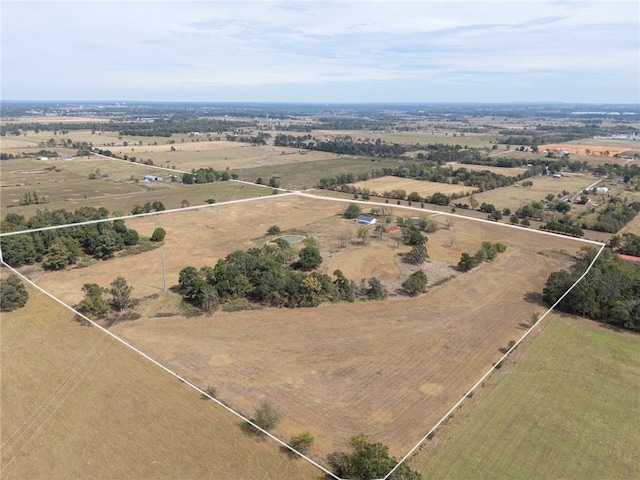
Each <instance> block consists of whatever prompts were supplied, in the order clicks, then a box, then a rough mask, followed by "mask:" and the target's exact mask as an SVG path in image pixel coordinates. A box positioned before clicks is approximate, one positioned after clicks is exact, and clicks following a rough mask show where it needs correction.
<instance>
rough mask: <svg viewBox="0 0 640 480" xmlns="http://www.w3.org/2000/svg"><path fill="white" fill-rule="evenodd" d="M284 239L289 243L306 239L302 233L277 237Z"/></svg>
mask: <svg viewBox="0 0 640 480" xmlns="http://www.w3.org/2000/svg"><path fill="white" fill-rule="evenodd" d="M280 239H282V240H284V241H285V242H289V243H298V242H301V241H302V240H304V237H303V236H301V235H284V236H282V237H278V238H276V240H280Z"/></svg>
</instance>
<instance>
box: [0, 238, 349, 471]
mask: <svg viewBox="0 0 640 480" xmlns="http://www.w3.org/2000/svg"><path fill="white" fill-rule="evenodd" d="M0 258H1V251H0ZM1 263H2V265H4V266H5V267H7V268H8V269H9V270H10V271H12V272H13V273H15V274H16V275H17V276H19V277H20V278H22V279H23V280H24V281H25V282H27V283H28V284H29V285H31V286H32V287H33V288H35V289H36V290H38V291H39V292H41V293H43V294H45V295H46V296H47V297H49V298H51V299H52V300H54V301H56V302H57V303H59V304H60V305H62V306H63V307H65V308H67V309H68V310H71V311H72V312H73V313H74V314H76V315H77V316H79V317H80V318H82V319H83V320H85V321H87V322H89V323H90V324H91V325H93V326H94V327H97V328H98V329H99V330H101V331H102V332H103V333H105V334H107V335H108V336H110V337H111V338H113V339H114V340H116V341H118V342H120V343H121V344H123V345H124V346H125V347H127V348H129V349H131V350H133V351H134V352H135V353H137V354H138V355H141V356H142V357H144V358H145V359H147V360H148V361H150V362H151V363H153V364H154V365H156V366H157V367H160V368H161V369H162V370H164V371H165V372H167V373H168V374H170V375H172V376H173V377H175V378H177V379H178V380H180V381H181V382H182V383H184V384H185V385H187V386H189V387H191V388H193V389H194V390H195V391H197V392H198V393H199V394H201V395H203V396H205V397H207V398H208V399H209V400H213V401H214V402H215V403H217V404H218V405H220V406H221V407H222V408H224V409H225V410H227V411H228V412H230V413H232V414H233V415H235V416H236V417H238V418H239V419H240V420H242V421H243V422H245V423H247V424H248V425H251V426H252V427H253V428H255V429H256V430H258V431H260V432H261V433H262V434H264V435H266V436H267V437H269V438H271V439H272V440H273V441H275V442H276V443H278V444H279V445H280V446H282V447H284V448H286V449H287V450H289V451H291V452H293V453H295V454H297V455H298V456H300V457H301V458H303V459H304V460H306V461H307V462H309V463H310V464H311V465H313V466H314V467H316V468H318V469H320V470H321V471H322V472H323V473H325V474H327V475H329V476H330V477H332V478H335V479H336V480H341V479H340V477H338V476H336V475H334V474H333V473H332V472H331V471H329V470H327V469H326V468H325V467H323V466H322V465H320V464H319V463H317V462H316V461H314V460H313V459H311V458H309V457H307V456H306V455H305V454H304V453H302V452H299V451H298V450H296V449H295V448H293V447H291V446H289V445H288V444H287V443H286V442H284V441H283V440H280V439H279V438H278V437H276V436H275V435H273V434H271V433H269V432H268V431H266V430H265V429H263V428H262V427H260V426H258V425H256V424H255V423H254V422H252V421H251V420H250V419H248V418H247V417H245V416H244V415H242V414H241V413H239V412H236V411H235V410H233V409H232V408H230V407H228V406H227V405H225V404H224V403H222V402H221V401H220V400H218V399H217V398H214V397H212V396H211V395H209V393H207V392H205V391H204V390H202V389H201V388H200V387H198V386H197V385H194V384H193V383H191V382H190V381H189V380H187V379H186V378H184V377H182V376H180V375H179V374H177V373H176V372H174V371H173V370H170V369H169V368H168V367H165V366H164V365H163V364H161V363H160V362H158V361H157V360H155V359H153V358H152V357H150V356H149V355H147V354H146V353H144V352H143V351H141V350H139V349H138V348H136V347H134V346H133V345H131V344H130V343H128V342H127V341H126V340H124V339H122V338H120V337H119V336H117V335H116V334H115V333H113V332H111V331H109V330H107V329H106V328H104V327H103V326H101V325H99V324H98V323H96V322H94V321H93V320H91V319H90V318H89V317H87V316H85V315H83V314H82V313H80V312H78V311H77V310H75V309H74V308H73V307H71V306H70V305H67V304H66V303H64V302H63V301H62V300H60V299H58V298H57V297H55V296H53V295H52V294H51V293H49V292H47V291H46V290H44V289H43V288H41V287H40V286H38V285H36V284H35V283H34V282H33V281H31V280H30V279H29V278H27V277H25V276H24V275H22V274H21V273H20V272H18V271H17V270H15V269H14V268H13V267H11V266H10V265H8V264H6V263H5V262H4V261H1Z"/></svg>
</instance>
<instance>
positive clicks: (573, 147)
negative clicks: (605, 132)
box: [538, 143, 640, 157]
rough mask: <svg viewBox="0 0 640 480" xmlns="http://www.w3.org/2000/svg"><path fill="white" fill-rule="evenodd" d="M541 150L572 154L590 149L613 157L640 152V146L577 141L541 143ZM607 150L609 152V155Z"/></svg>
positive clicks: (598, 153) (596, 153)
mask: <svg viewBox="0 0 640 480" xmlns="http://www.w3.org/2000/svg"><path fill="white" fill-rule="evenodd" d="M538 149H539V150H549V151H552V152H561V151H567V152H569V153H570V154H572V155H586V154H587V150H590V151H591V152H590V153H591V155H603V156H605V157H607V156H611V157H613V156H614V155H616V154H617V153H623V152H639V153H640V147H638V148H631V147H618V146H610V145H581V144H575V143H552V144H548V145H540V146H539V147H538ZM606 152H609V154H608V155H607V154H606Z"/></svg>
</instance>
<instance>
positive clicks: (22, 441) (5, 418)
mask: <svg viewBox="0 0 640 480" xmlns="http://www.w3.org/2000/svg"><path fill="white" fill-rule="evenodd" d="M3 275H4V273H3ZM28 290H29V295H30V300H29V302H28V304H27V306H26V307H25V308H23V309H20V310H17V311H15V312H11V313H3V314H2V325H1V333H2V335H1V337H0V338H1V339H0V347H1V360H2V380H1V386H2V388H1V400H2V409H1V410H0V427H1V431H2V462H1V464H0V468H1V469H2V470H1V473H0V476H1V477H2V478H3V479H6V480H9V479H15V480H19V479H26V478H30V479H64V478H94V479H101V478H104V479H107V478H110V479H113V478H135V479H151V478H153V479H163V478H166V479H175V478H219V479H225V480H226V479H238V480H242V479H247V478H264V479H268V478H272V479H281V478H306V479H319V478H321V475H320V472H319V470H317V469H316V468H315V467H312V466H311V465H310V464H309V463H307V462H304V461H301V460H291V459H289V458H288V456H287V455H286V454H284V453H282V452H281V451H280V449H279V447H278V446H277V444H275V443H274V442H272V441H260V440H256V439H255V438H254V437H251V436H249V435H247V434H246V433H245V432H244V431H243V430H242V427H241V424H240V421H239V420H238V419H237V418H236V417H235V416H233V415H232V414H231V413H229V412H227V411H226V410H224V409H223V408H222V407H220V406H218V405H216V404H214V403H213V402H210V401H203V400H202V399H201V398H200V396H199V394H198V393H197V392H196V391H194V390H193V389H191V388H189V387H187V386H186V385H185V384H183V383H181V382H180V381H178V380H177V379H175V378H174V377H172V376H171V375H169V374H168V373H166V372H164V371H163V370H161V369H160V368H159V367H157V366H155V365H153V364H152V363H151V362H149V361H148V360H146V359H144V358H143V357H141V356H140V355H138V354H136V353H134V352H133V351H131V350H130V349H128V348H126V347H125V346H123V345H122V344H120V343H118V342H116V341H115V340H114V339H112V338H110V337H108V336H107V335H106V334H104V333H103V332H101V331H100V330H98V329H97V328H93V327H85V326H81V325H80V324H79V323H78V322H76V321H74V318H73V317H74V315H73V314H72V313H71V312H70V311H69V310H67V309H66V308H64V307H62V306H61V305H59V304H58V303H56V302H54V301H53V300H51V299H49V298H48V297H46V296H45V295H43V294H41V293H40V292H38V291H36V290H35V289H32V288H30V287H28Z"/></svg>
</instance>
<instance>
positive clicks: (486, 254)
mask: <svg viewBox="0 0 640 480" xmlns="http://www.w3.org/2000/svg"><path fill="white" fill-rule="evenodd" d="M506 250H507V246H506V245H505V244H503V243H500V242H498V243H491V242H482V246H481V247H480V249H479V250H478V251H477V252H476V254H475V255H474V256H473V257H472V256H471V255H469V254H468V253H463V254H462V255H461V256H460V261H459V262H458V270H460V271H461V272H468V271H469V270H471V269H472V268H474V267H475V266H477V265H479V264H480V263H482V262H485V261H487V260H493V259H494V258H496V257H497V256H498V253H502V252H504V251H506Z"/></svg>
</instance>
